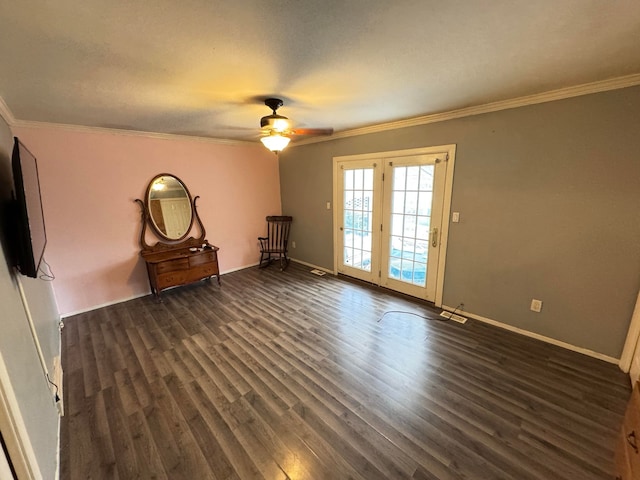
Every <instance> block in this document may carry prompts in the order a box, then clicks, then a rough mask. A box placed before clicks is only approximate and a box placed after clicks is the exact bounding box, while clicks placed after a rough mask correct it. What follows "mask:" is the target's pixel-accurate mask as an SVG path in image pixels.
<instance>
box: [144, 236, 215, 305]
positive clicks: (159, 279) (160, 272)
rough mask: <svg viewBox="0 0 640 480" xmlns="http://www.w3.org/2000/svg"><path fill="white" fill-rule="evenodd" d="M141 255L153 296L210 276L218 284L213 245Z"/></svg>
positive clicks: (146, 252)
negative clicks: (215, 278) (145, 265)
mask: <svg viewBox="0 0 640 480" xmlns="http://www.w3.org/2000/svg"><path fill="white" fill-rule="evenodd" d="M141 256H142V258H143V259H144V261H145V262H146V263H147V273H148V274H149V284H150V285H151V291H152V292H153V294H154V295H156V296H157V297H160V292H162V290H164V289H167V288H171V287H176V286H178V285H186V284H188V283H192V282H197V281H199V280H203V279H205V278H211V277H214V276H215V277H217V279H218V285H219V284H220V269H219V267H218V247H215V246H213V245H209V244H206V246H205V247H204V248H202V247H191V248H180V249H176V250H165V251H160V252H153V251H144V250H143V251H142V252H141Z"/></svg>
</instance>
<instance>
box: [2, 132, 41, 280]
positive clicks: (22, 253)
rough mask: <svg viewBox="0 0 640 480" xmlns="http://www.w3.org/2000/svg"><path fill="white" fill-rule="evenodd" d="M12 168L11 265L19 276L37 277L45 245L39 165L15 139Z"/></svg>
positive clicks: (15, 138)
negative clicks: (12, 255) (12, 263)
mask: <svg viewBox="0 0 640 480" xmlns="http://www.w3.org/2000/svg"><path fill="white" fill-rule="evenodd" d="M11 167H12V170H13V183H14V202H13V203H14V205H13V221H12V222H11V226H10V230H11V232H13V234H14V235H15V236H14V241H13V243H14V250H15V252H14V264H15V266H16V267H17V268H18V270H19V272H20V273H21V274H23V275H26V276H27V277H32V278H38V270H39V269H40V262H41V261H42V256H43V255H44V249H45V246H46V245H47V232H46V230H45V226H44V214H43V211H42V198H41V196H40V178H39V177H38V162H37V161H36V157H35V156H34V155H33V154H32V153H31V152H30V151H29V150H28V149H27V147H25V146H24V145H23V144H22V142H20V140H19V139H18V137H14V144H13V154H12V157H11Z"/></svg>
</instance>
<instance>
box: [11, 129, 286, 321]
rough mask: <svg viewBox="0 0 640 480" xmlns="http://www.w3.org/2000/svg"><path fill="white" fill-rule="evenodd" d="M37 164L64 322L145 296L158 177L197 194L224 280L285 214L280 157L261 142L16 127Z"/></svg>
mask: <svg viewBox="0 0 640 480" xmlns="http://www.w3.org/2000/svg"><path fill="white" fill-rule="evenodd" d="M13 131H14V133H15V135H16V136H18V137H19V138H20V140H21V141H22V142H23V143H24V144H25V145H26V146H27V148H28V149H29V150H31V152H32V153H33V154H34V155H35V156H36V157H37V159H38V168H39V173H40V183H41V190H42V197H43V208H44V216H45V223H46V228H47V239H48V243H47V248H46V252H45V258H46V260H47V262H48V263H49V264H50V265H51V267H52V269H53V272H54V273H55V276H56V279H55V280H54V282H53V287H54V291H55V295H56V300H57V302H58V307H59V310H60V313H61V314H62V315H65V314H69V313H73V312H79V311H84V310H89V309H91V308H94V307H97V306H100V305H104V304H108V303H114V302H117V301H121V300H126V299H129V298H131V297H135V296H139V295H143V294H145V293H148V292H149V283H148V280H147V276H146V270H145V266H144V262H142V260H141V259H140V257H139V251H140V246H139V243H138V239H139V235H140V208H139V207H138V205H137V204H136V203H134V202H133V200H134V199H135V198H140V199H142V198H143V197H144V194H145V189H146V187H147V185H148V183H149V181H150V180H151V178H152V177H154V176H155V175H157V174H159V173H165V172H166V173H171V174H174V175H176V176H177V177H179V178H180V179H181V180H182V181H183V182H184V183H185V184H186V185H187V187H188V188H189V190H190V191H191V194H192V195H193V196H196V195H200V197H201V198H200V199H199V200H198V212H199V214H200V217H201V218H202V222H203V223H204V226H205V228H206V230H207V239H208V240H209V242H210V243H212V244H214V245H217V246H218V247H220V252H219V259H220V269H221V271H222V273H224V272H225V271H230V270H234V269H238V268H242V267H245V266H249V265H253V264H255V263H256V262H257V261H258V258H259V250H258V245H257V240H256V238H257V237H258V236H259V235H261V234H263V233H264V231H265V219H264V218H265V216H266V215H269V214H279V213H280V211H281V205H280V181H279V176H278V160H277V157H276V156H275V155H273V154H272V153H270V152H268V151H267V150H266V149H265V148H264V147H262V145H260V144H259V143H256V145H255V146H253V145H248V146H244V145H242V146H235V145H222V144H216V143H213V142H209V141H200V140H197V139H194V140H190V139H184V138H171V139H165V138H151V137H143V136H133V135H122V134H118V133H117V132H114V133H110V132H81V131H74V130H70V129H63V128H55V127H15V128H14V129H13Z"/></svg>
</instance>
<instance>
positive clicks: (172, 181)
mask: <svg viewBox="0 0 640 480" xmlns="http://www.w3.org/2000/svg"><path fill="white" fill-rule="evenodd" d="M147 211H148V213H149V218H150V219H151V225H152V226H153V228H154V230H155V231H156V233H157V234H158V235H160V236H161V237H163V238H165V239H167V240H182V239H183V238H184V237H186V236H187V234H188V233H189V231H190V230H191V225H192V224H193V202H192V201H191V194H190V193H189V190H187V187H185V185H184V183H182V181H181V180H180V179H179V178H178V177H175V176H173V175H169V174H168V173H163V174H161V175H158V176H156V177H155V178H154V179H153V180H151V183H149V188H148V189H147Z"/></svg>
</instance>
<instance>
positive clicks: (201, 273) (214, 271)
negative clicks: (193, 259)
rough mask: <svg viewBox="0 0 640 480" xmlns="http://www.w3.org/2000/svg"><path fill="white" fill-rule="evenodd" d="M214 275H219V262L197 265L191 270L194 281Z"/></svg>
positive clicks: (190, 274)
mask: <svg viewBox="0 0 640 480" xmlns="http://www.w3.org/2000/svg"><path fill="white" fill-rule="evenodd" d="M212 275H218V264H217V263H209V264H207V265H199V266H197V267H193V268H192V269H191V271H190V272H189V277H190V279H191V280H192V281H196V280H200V279H203V278H206V277H211V276H212Z"/></svg>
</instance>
